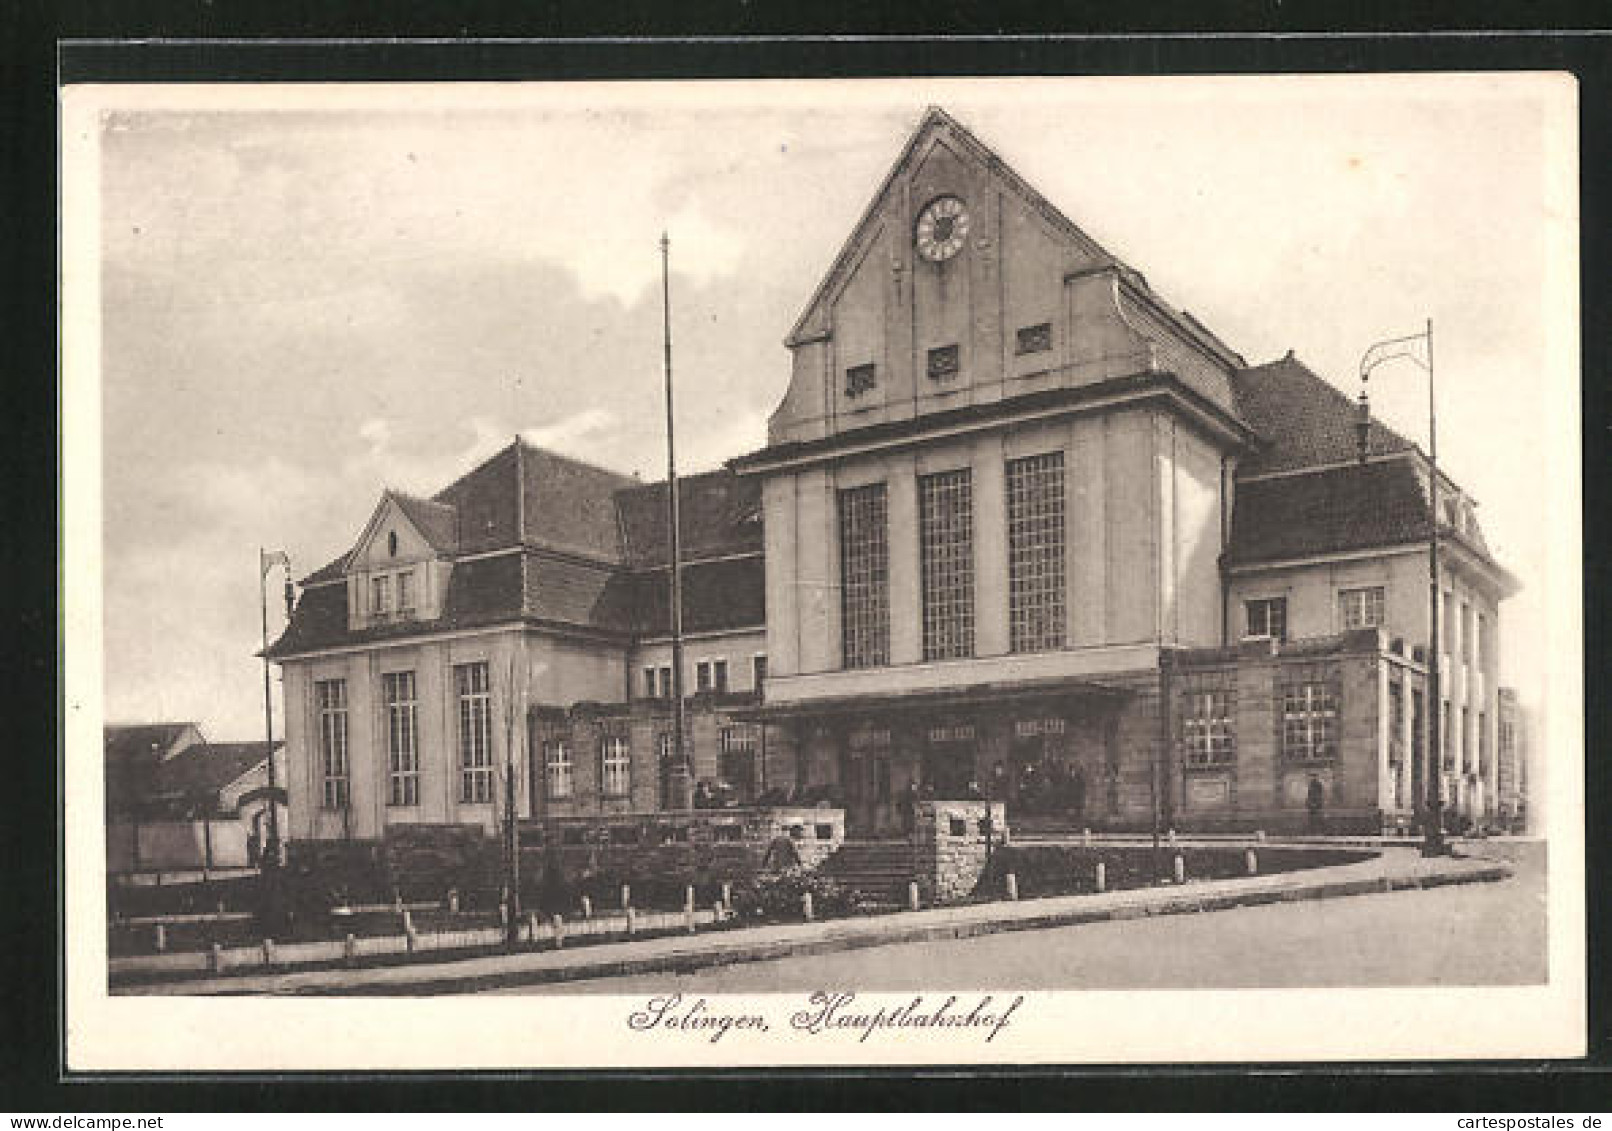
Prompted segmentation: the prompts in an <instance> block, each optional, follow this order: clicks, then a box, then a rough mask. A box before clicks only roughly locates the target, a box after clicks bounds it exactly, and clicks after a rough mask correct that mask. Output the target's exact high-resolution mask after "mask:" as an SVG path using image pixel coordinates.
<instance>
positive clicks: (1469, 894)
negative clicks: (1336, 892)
mask: <svg viewBox="0 0 1612 1131" xmlns="http://www.w3.org/2000/svg"><path fill="white" fill-rule="evenodd" d="M1482 851H1483V852H1485V853H1486V854H1494V855H1504V856H1506V857H1507V858H1509V859H1511V860H1513V861H1514V863H1515V865H1516V867H1517V874H1516V875H1515V876H1513V877H1512V878H1511V879H1509V880H1506V881H1503V882H1500V883H1483V884H1464V885H1460V886H1455V887H1446V888H1435V889H1432V890H1430V891H1404V892H1391V893H1386V894H1380V895H1362V896H1352V897H1349V898H1345V899H1328V900H1319V901H1315V902H1306V903H1287V904H1273V905H1267V906H1260V907H1249V908H1240V909H1237V910H1233V911H1217V912H1210V913H1207V914H1203V915H1173V916H1166V917H1161V918H1157V919H1135V920H1128V921H1124V922H1113V923H1094V924H1089V925H1085V926H1079V927H1058V928H1052V929H1049V930H1043V931H1023V932H1017V933H1010V934H1000V935H989V936H984V937H980V938H973V939H962V940H951V941H947V942H931V943H908V944H900V945H896V946H886V947H877V948H873V949H869V950H856V951H847V952H841V953H835V954H823V955H808V956H803V957H800V958H786V959H778V960H773V961H767V962H755V963H746V964H743V965H737V966H729V967H717V968H712V969H706V970H701V971H697V972H694V973H691V974H655V975H646V976H640V977H630V978H605V979H596V980H590V981H584V982H572V983H567V984H562V985H547V986H526V987H517V988H514V989H509V990H502V991H497V992H500V993H510V994H515V993H519V994H536V993H561V994H576V993H612V994H637V993H641V992H646V991H665V990H677V991H680V992H684V993H688V992H704V993H728V992H769V991H772V992H789V991H809V990H814V989H821V988H823V987H825V986H847V985H854V986H856V987H858V988H859V989H864V990H902V989H920V988H923V987H933V986H936V985H946V986H956V987H959V988H964V987H972V986H982V987H990V988H1004V989H1007V988H1011V989H1131V988H1155V989H1163V988H1188V987H1190V988H1205V989H1210V988H1222V989H1231V988H1244V987H1253V986H1261V987H1270V988H1279V987H1290V986H1392V985H1445V986H1459V985H1508V984H1527V983H1538V982H1543V981H1544V980H1545V976H1546V974H1545V939H1546V935H1545V873H1544V848H1543V846H1542V845H1539V844H1537V843H1528V844H1520V843H1512V844H1501V845H1487V846H1484V848H1483V850H1482ZM1474 854H1477V853H1476V851H1474Z"/></svg>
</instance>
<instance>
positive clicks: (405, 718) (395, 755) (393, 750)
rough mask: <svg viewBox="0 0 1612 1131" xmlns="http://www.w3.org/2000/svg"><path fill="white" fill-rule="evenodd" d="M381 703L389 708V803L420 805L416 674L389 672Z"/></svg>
mask: <svg viewBox="0 0 1612 1131" xmlns="http://www.w3.org/2000/svg"><path fill="white" fill-rule="evenodd" d="M381 701H382V702H383V703H384V704H385V705H386V803H387V804H388V805H418V804H419V803H420V750H419V746H418V745H417V738H418V729H417V726H416V715H415V701H414V673H413V672H387V673H385V674H384V675H382V676H381Z"/></svg>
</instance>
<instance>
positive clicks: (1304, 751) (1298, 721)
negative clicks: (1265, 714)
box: [1282, 680, 1338, 762]
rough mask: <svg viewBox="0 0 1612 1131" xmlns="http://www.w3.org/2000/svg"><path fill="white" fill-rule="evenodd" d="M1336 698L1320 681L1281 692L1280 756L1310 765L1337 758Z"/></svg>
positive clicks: (1293, 685)
mask: <svg viewBox="0 0 1612 1131" xmlns="http://www.w3.org/2000/svg"><path fill="white" fill-rule="evenodd" d="M1337 728H1338V697H1337V695H1336V694H1335V693H1334V692H1333V690H1332V687H1331V685H1330V684H1328V683H1326V682H1324V681H1320V680H1314V681H1307V682H1304V683H1295V684H1289V685H1288V686H1286V687H1284V688H1283V689H1282V756H1283V757H1284V758H1288V759H1290V760H1293V761H1298V762H1313V761H1318V760H1322V759H1327V758H1331V757H1333V756H1334V755H1335V754H1337V739H1338V733H1337Z"/></svg>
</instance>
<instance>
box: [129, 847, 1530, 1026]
mask: <svg viewBox="0 0 1612 1131" xmlns="http://www.w3.org/2000/svg"><path fill="white" fill-rule="evenodd" d="M1511 872H1512V869H1511V867H1510V866H1509V865H1507V864H1506V863H1504V862H1502V861H1497V860H1487V859H1483V858H1481V857H1468V858H1462V859H1452V858H1448V857H1442V858H1433V859H1424V858H1423V857H1422V856H1421V855H1419V854H1418V853H1417V852H1415V851H1413V850H1409V849H1388V850H1386V851H1384V852H1383V854H1382V855H1381V856H1379V857H1375V858H1373V859H1371V860H1364V861H1360V862H1358V863H1354V864H1343V865H1338V866H1336V867H1331V868H1317V869H1313V870H1308V871H1302V872H1285V873H1280V874H1277V875H1271V876H1253V877H1248V878H1242V879H1232V880H1213V881H1205V882H1201V883H1193V882H1188V883H1186V884H1184V885H1181V886H1169V887H1159V888H1145V889H1136V890H1132V891H1116V892H1108V893H1105V894H1102V895H1071V896H1058V897H1053V898H1047V899H1029V900H1023V901H1020V902H1005V901H1004V902H997V903H985V904H969V905H965V906H960V907H939V908H933V909H930V910H925V911H909V912H899V913H894V914H888V915H877V916H870V917H866V918H854V919H835V920H829V921H826V922H818V923H788V924H777V925H773V926H766V927H747V928H741V929H737V930H728V931H722V932H719V933H713V934H707V935H693V936H687V935H684V936H668V937H663V938H656V939H645V940H642V941H624V942H616V943H604V944H600V945H597V946H590V947H586V948H579V949H575V950H542V951H531V952H526V953H520V954H496V955H488V956H483V957H477V958H464V959H459V960H457V961H444V962H440V963H428V964H412V965H405V966H388V967H370V968H367V969H366V968H355V969H323V970H306V971H301V972H295V971H288V972H284V973H265V974H250V975H248V974H243V975H238V976H235V977H212V978H205V979H199V980H195V981H184V982H165V983H154V984H150V985H128V986H120V987H114V988H113V990H112V992H113V993H114V994H119V995H128V994H162V995H199V994H310V995H349V994H350V995H357V994H364V995H418V994H443V993H472V992H476V991H478V990H488V989H494V988H502V987H508V986H518V985H532V984H541V983H552V982H564V981H573V980H579V979H584V978H609V977H618V976H623V975H630V974H650V973H657V972H664V971H676V972H686V971H690V970H697V969H700V968H702V967H707V966H720V965H726V964H729V963H735V962H756V961H761V960H764V959H769V958H782V957H787V956H790V955H797V954H823V953H828V952H831V951H839V950H853V949H857V948H860V947H872V946H884V945H888V944H891V943H907V942H926V941H932V940H937V939H960V938H969V937H973V936H977V935H986V934H995V933H997V932H1001V931H1023V930H1035V929H1038V928H1044V927H1060V926H1072V925H1077V924H1082V923H1095V922H1103V921H1108V920H1115V919H1134V918H1141V917H1144V916H1151V915H1176V914H1182V913H1186V912H1199V911H1218V910H1223V909H1227V908H1232V907H1240V906H1251V905H1255V904H1262V903H1274V902H1279V901H1287V900H1301V899H1331V898H1337V897H1340V896H1348V895H1363V894H1366V893H1369V892H1383V891H1393V890H1398V889H1405V888H1426V887H1436V886H1440V885H1444V884H1461V883H1480V882H1487V881H1494V880H1503V879H1505V878H1506V877H1507V876H1509V875H1510V874H1511Z"/></svg>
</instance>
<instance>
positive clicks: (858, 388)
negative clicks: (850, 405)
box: [845, 362, 879, 397]
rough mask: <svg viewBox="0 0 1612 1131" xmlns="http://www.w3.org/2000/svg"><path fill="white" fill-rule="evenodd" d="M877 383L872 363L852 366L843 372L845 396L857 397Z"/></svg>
mask: <svg viewBox="0 0 1612 1131" xmlns="http://www.w3.org/2000/svg"><path fill="white" fill-rule="evenodd" d="M878 383H879V381H878V377H877V374H876V370H875V369H874V367H873V363H872V362H869V363H868V364H867V365H853V366H851V368H849V369H847V370H846V371H845V395H846V396H848V397H859V396H861V395H862V394H863V393H866V392H868V391H869V390H871V389H872V388H873V387H874V386H876V385H877V384H878Z"/></svg>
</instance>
